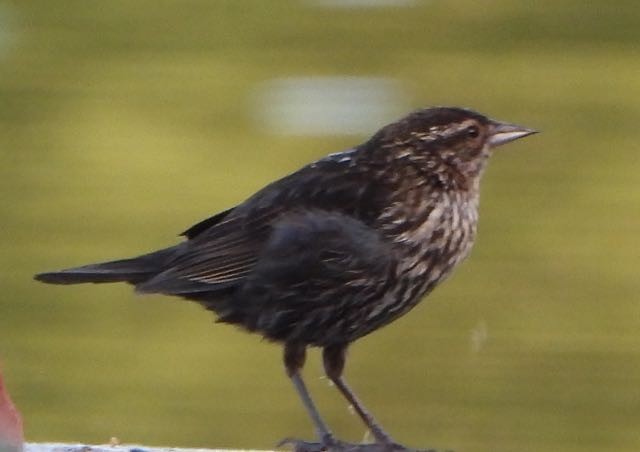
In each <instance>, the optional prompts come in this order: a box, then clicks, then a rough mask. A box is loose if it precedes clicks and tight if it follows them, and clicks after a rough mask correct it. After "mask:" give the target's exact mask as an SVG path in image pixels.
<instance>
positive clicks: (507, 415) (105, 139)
mask: <svg viewBox="0 0 640 452" xmlns="http://www.w3.org/2000/svg"><path fill="white" fill-rule="evenodd" d="M375 3H376V2H375V1H374V0H369V1H364V0H359V1H355V0H351V1H350V2H349V4H350V6H351V7H345V5H346V2H342V3H341V2H340V1H338V0H336V1H329V0H324V1H323V0H317V1H313V0H297V1H294V0H291V1H270V2H268V1H259V0H254V1H233V0H227V1H206V0H201V1H195V0H194V1H157V0H155V1H150V0H144V1H142V0H138V1H135V2H133V1H132V2H130V1H116V0H113V1H91V2H89V1H80V0H76V1H59V2H51V1H44V0H41V1H34V0H20V1H17V0H16V1H9V2H7V1H4V2H2V3H0V61H1V65H0V98H1V99H2V102H0V156H1V159H2V160H1V164H0V187H1V190H0V196H1V202H0V215H1V219H2V227H1V229H0V231H1V232H0V245H1V247H2V253H1V255H0V265H1V267H0V281H1V287H2V295H1V296H2V299H1V301H0V303H1V304H0V307H1V308H0V309H1V311H0V359H1V361H2V367H3V371H4V374H5V378H6V380H7V385H8V387H9V389H10V390H11V392H12V395H13V398H14V400H15V402H16V403H17V405H18V406H19V407H20V409H21V411H22V413H23V416H24V418H25V424H26V435H27V438H28V440H30V441H72V442H89V443H95V442H104V441H107V440H108V439H109V437H111V436H117V437H118V438H120V439H121V440H123V441H126V442H139V443H144V444H150V445H173V446H205V447H234V448H271V447H273V445H274V444H275V443H276V442H277V441H278V440H279V439H281V438H283V437H285V436H298V437H311V436H312V434H313V431H312V428H311V425H310V422H309V421H308V420H307V418H306V417H305V415H304V412H303V410H302V407H301V405H300V403H299V401H298V400H297V398H296V396H295V393H294V391H293V390H292V388H291V387H290V383H289V381H287V379H286V378H285V376H284V372H283V370H282V366H281V351H280V349H279V347H277V346H274V345H272V344H268V343H266V342H263V341H261V340H260V339H259V338H258V337H257V336H251V335H247V334H241V333H240V332H238V331H237V330H235V329H234V328H232V327H228V326H224V325H216V324H214V323H213V317H212V316H211V315H210V314H208V313H206V312H205V311H204V310H202V309H201V308H200V307H199V306H197V305H194V304H190V303H188V302H184V301H181V300H179V299H173V298H166V297H160V296H157V297H156V296H149V297H137V296H135V295H134V294H133V293H132V291H131V290H130V288H129V287H126V286H124V285H104V286H75V287H54V286H46V285H43V284H38V283H36V282H34V281H32V279H31V278H32V275H33V274H34V273H36V272H39V271H44V270H51V269H57V268H62V267H66V266H72V265H77V264H83V263H87V262H92V261H99V260H107V259H111V258H118V257H123V256H129V255H135V254H138V253H142V252H145V251H148V250H151V249H154V248H159V247H164V246H166V245H168V244H171V243H175V242H176V241H177V240H178V239H177V238H176V237H175V234H177V233H179V232H180V231H182V230H184V229H185V228H186V227H188V226H189V225H190V224H192V223H194V222H196V221H198V220H200V219H202V218H205V217H206V216H208V215H210V214H213V213H215V212H216V211H218V210H220V209H224V208H226V207H229V206H231V205H233V204H234V203H237V202H240V201H242V200H243V199H244V198H245V197H247V196H248V195H250V194H251V193H252V192H253V191H254V190H257V189H258V188H260V187H261V186H263V185H264V184H266V183H268V182H269V181H271V180H273V179H275V178H278V177H280V176H282V175H284V174H286V173H288V172H290V171H293V170H295V169H296V168H298V167H299V166H301V165H303V164H305V163H307V162H309V161H311V160H313V159H316V158H319V157H321V156H323V155H324V154H326V153H329V152H333V151H336V150H340V149H344V148H346V147H348V146H351V145H354V144H357V143H358V142H360V141H362V140H364V139H365V138H366V137H365V136H364V135H353V134H352V135H345V134H340V135H334V136H331V135H313V134H282V133H277V132H274V131H273V130H271V129H269V128H268V127H265V126H264V124H263V123H262V122H261V121H259V120H258V119H256V118H259V117H260V111H259V110H260V109H261V108H263V107H261V106H260V105H261V104H260V102H259V101H257V100H256V99H258V98H259V97H260V96H259V95H257V94H256V92H259V90H260V89H263V88H260V87H264V86H265V84H267V85H268V83H269V82H270V81H272V80H276V79H282V78H286V77H310V76H332V77H341V76H366V77H380V78H384V79H388V80H393V82H394V83H395V84H396V86H400V87H402V90H403V92H404V93H405V94H406V99H408V101H407V103H406V104H402V103H400V104H402V105H404V106H405V107H406V108H407V109H412V108H417V107H420V106H427V105H441V104H444V105H462V106H469V107H472V108H474V109H477V110H479V111H481V112H483V113H487V114H489V115H491V116H493V117H496V118H498V119H503V120H509V121H513V122H518V123H522V124H525V125H528V126H531V127H536V128H539V129H541V130H543V132H544V133H542V134H540V135H537V136H535V137H532V138H528V139H526V140H523V141H522V142H518V143H516V144H512V145H509V146H508V147H505V148H504V150H502V149H501V150H500V152H498V153H497V155H496V156H495V157H494V159H493V161H492V162H491V165H490V168H489V170H488V172H487V174H486V176H485V180H484V184H483V200H482V207H481V224H480V233H479V240H478V243H477V245H476V248H475V250H474V253H473V254H472V256H471V258H470V259H469V260H468V261H467V262H466V263H465V264H464V265H463V266H462V267H461V268H460V269H459V270H458V272H457V273H456V275H454V277H453V278H451V279H450V280H449V281H447V283H446V284H444V285H443V286H442V287H441V288H439V289H437V290H436V291H435V292H434V293H433V294H432V295H431V296H430V297H429V301H428V303H423V304H422V305H421V306H419V307H418V308H416V309H415V310H414V311H413V312H412V313H411V314H410V315H408V316H406V317H404V318H403V319H401V320H399V321H397V322H396V323H394V324H393V325H391V326H389V327H387V328H385V329H383V330H381V331H379V332H377V333H376V334H373V335H371V336H369V337H367V338H365V339H363V340H361V341H359V342H358V343H357V344H356V345H355V346H353V348H352V350H351V356H350V360H349V362H348V367H347V376H348V378H349V379H350V382H351V384H352V386H353V387H354V388H355V389H356V390H357V391H358V392H359V394H360V396H361V397H362V398H363V400H364V401H365V402H366V404H367V405H368V406H369V407H370V408H371V410H372V411H373V412H374V413H375V414H376V415H377V417H378V418H379V420H380V421H381V423H382V424H383V425H384V426H385V427H386V428H387V429H388V430H389V431H390V432H391V433H392V434H393V435H394V436H395V437H396V439H398V440H399V441H401V442H404V443H406V444H408V445H412V446H416V447H426V446H432V447H440V448H450V449H454V450H457V451H468V452H483V451H486V452H488V451H492V452H493V451H518V452H525V451H532V452H533V451H536V452H538V451H540V450H548V451H564V452H571V451H580V452H589V451H594V452H595V451H598V452H602V451H613V450H615V451H616V452H620V451H634V452H637V451H638V450H640V384H639V383H640V303H638V301H640V300H639V289H640V278H639V276H638V264H639V263H640V262H639V258H640V252H639V249H640V248H639V246H638V237H639V236H640V207H639V206H640V186H639V179H638V177H639V176H638V175H639V174H640V149H639V146H638V142H639V141H640V127H639V125H638V124H639V123H640V4H639V3H638V2H637V0H627V1H622V0H618V1H615V2H584V1H578V0H571V1H569V0H565V1H562V0H560V1H558V0H547V1H537V2H512V1H507V0H504V1H501V0H485V1H477V0H457V1H419V0H415V1H410V0H404V1H400V0H396V1H395V2H394V1H392V0H387V1H386V2H384V1H380V0H379V1H378V2H377V5H374V4H375ZM400 104H399V105H400ZM394 119H396V118H395V117H393V116H391V115H389V117H386V116H385V119H384V120H385V121H392V120H394ZM276 120H277V118H276ZM378 125H382V123H380V124H378ZM376 127H377V126H376ZM374 130H375V127H373V128H372V130H371V132H374ZM306 376H307V379H308V383H309V386H310V389H311V391H312V392H313V394H314V396H315V397H316V399H317V402H318V404H319V405H320V408H321V409H322V411H323V413H324V414H325V416H326V420H327V421H328V422H329V423H330V425H331V426H332V427H333V429H334V430H335V431H336V432H337V433H338V434H339V435H340V436H342V437H344V438H346V439H350V440H359V439H361V438H362V437H363V435H364V428H363V427H362V426H361V424H360V423H359V422H358V420H357V419H356V418H355V416H353V415H352V414H351V413H350V412H349V410H348V409H347V407H346V405H345V402H343V401H342V399H341V398H340V397H339V396H338V395H337V394H336V391H335V390H334V389H333V388H330V387H329V386H328V384H327V382H326V380H324V379H322V371H321V368H320V365H319V359H318V354H317V352H313V353H312V354H311V355H310V359H309V360H308V365H307V368H306Z"/></svg>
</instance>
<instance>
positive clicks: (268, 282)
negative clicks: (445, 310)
mask: <svg viewBox="0 0 640 452" xmlns="http://www.w3.org/2000/svg"><path fill="white" fill-rule="evenodd" d="M532 133H535V131H534V130H532V129H529V128H526V127H522V126H518V125H514V124H508V123H504V122H498V121H495V120H492V119H489V118H487V117H485V116H483V115H481V114H479V113H476V112H474V111H471V110H466V109H462V108H445V107H438V108H427V109H422V110H418V111H415V112H413V113H411V114H409V115H408V116H406V117H404V118H402V119H400V120H399V121H397V122H394V123H392V124H389V125H387V126H386V127H383V128H382V129H381V130H379V131H378V132H377V133H376V134H375V135H373V137H371V138H370V139H369V140H368V141H366V142H365V143H363V144H361V145H359V146H356V147H354V148H353V149H349V150H347V151H344V152H340V153H336V154H331V155H329V156H327V157H325V158H323V159H321V160H318V161H316V162H314V163H311V164H310V165H307V166H305V167H303V168H301V169H300V170H298V171H296V172H295V173H293V174H290V175H289V176H286V177H284V178H283V179H280V180H278V181H276V182H273V183H272V184H270V185H267V186H266V187H265V188H263V189H262V190H260V191H258V192H257V193H256V194H254V195H253V196H251V197H250V198H249V199H247V200H246V201H245V202H243V203H241V204H239V205H238V206H236V207H233V208H231V209H228V210H226V211H224V212H221V213H218V214H217V215H214V216H212V217H210V218H208V219H206V220H204V221H202V222H200V223H198V224H196V225H194V226H192V227H191V228H189V229H187V230H186V231H185V232H184V233H183V235H184V236H185V237H186V240H184V241H183V242H181V243H179V244H177V245H174V246H171V247H169V248H165V249H162V250H159V251H155V252H152V253H149V254H145V255H142V256H139V257H134V258H131V259H123V260H117V261H113V262H106V263H100V264H92V265H85V266H82V267H76V268H70V269H67V270H61V271H56V272H50V273H41V274H39V275H36V279H38V280H39V281H43V282H47V283H53V284H77V283H89V282H91V283H105V282H120V281H124V282H127V283H130V284H133V285H134V286H135V288H136V291H137V292H140V293H162V294H167V295H177V296H180V297H183V298H186V299H189V300H194V301H196V302H198V303H200V304H202V305H203V306H205V307H206V308H207V309H209V310H211V311H214V312H215V313H216V314H217V315H218V321H219V322H223V323H231V324H236V325H240V326H241V327H243V328H245V329H246V330H249V331H254V332H257V333H259V334H261V335H262V336H264V337H266V338H268V339H270V340H272V341H275V342H280V343H282V344H284V365H285V368H286V372H287V375H288V376H289V377H290V378H291V380H292V382H293V385H294V386H295V389H296V390H297V392H298V394H299V396H300V398H301V399H302V402H303V404H304V406H305V408H306V410H307V412H308V414H309V416H310V417H311V419H312V421H313V423H314V426H315V428H316V430H317V434H318V440H317V442H305V441H300V440H288V441H287V442H288V443H290V444H291V445H293V446H294V447H295V449H296V450H300V451H317V450H358V451H367V452H373V451H390V450H404V449H405V448H404V447H403V446H400V445H399V444H397V443H396V442H394V441H393V440H392V438H391V437H390V436H389V435H388V434H387V433H385V432H384V430H383V429H382V428H381V427H380V425H379V424H378V423H377V422H376V421H375V420H374V418H373V416H372V415H371V414H370V413H369V412H368V411H367V410H366V409H365V407H364V406H363V405H362V403H361V402H360V401H359V400H358V399H357V398H356V396H355V394H354V393H353V391H352V390H351V389H350V388H349V386H348V385H347V383H346V382H345V379H344V377H343V376H342V373H343V369H344V365H345V356H346V351H347V347H348V346H349V344H350V343H352V342H353V341H355V340H356V339H358V338H360V337H362V336H365V335H367V334H369V333H371V332H372V331H375V330H377V329H378V328H380V327H382V326H384V325H386V324H388V323H390V322H392V321H393V320H395V319H397V318H398V317H400V316H402V315H403V314H405V313H407V312H408V311H409V310H411V308H413V307H414V306H415V305H416V304H417V303H418V302H419V301H420V300H421V299H422V298H423V297H424V295H425V294H427V293H428V292H429V291H431V289H433V288H434V287H435V286H436V285H437V284H438V283H439V282H440V281H442V280H443V279H445V278H446V277H447V276H449V274H450V273H451V272H452V270H453V269H454V268H455V267H456V266H457V265H458V264H459V263H460V262H461V261H462V260H463V259H464V258H465V257H467V255H468V254H469V252H470V251H471V247H472V245H473V242H474V239H475V236H476V226H477V222H478V200H479V194H480V192H479V185H480V178H481V176H482V173H483V171H484V169H485V166H486V164H487V161H488V159H489V157H490V156H491V153H492V151H493V149H494V148H495V147H497V146H500V145H502V144H505V143H508V142H510V141H513V140H516V139H518V138H522V137H525V136H527V135H531V134H532ZM309 346H317V347H322V353H323V362H324V369H325V371H326V374H327V376H328V377H329V379H330V380H331V381H332V382H333V383H334V384H335V386H336V387H337V388H338V390H339V391H340V392H341V393H342V394H343V396H344V397H345V398H346V399H347V401H348V402H349V403H350V404H351V405H352V406H353V407H354V409H355V411H356V412H357V413H358V415H359V416H360V418H362V420H363V422H364V423H365V424H366V425H367V427H368V428H369V430H370V431H371V433H372V435H373V437H374V438H375V442H374V443H372V444H362V445H353V444H348V443H346V442H343V441H340V440H338V439H336V438H335V437H334V436H333V435H332V433H331V431H330V430H329V428H328V427H327V425H326V424H325V423H324V421H323V420H322V418H321V417H320V415H319V413H318V411H317V409H316V407H315V405H314V403H313V401H312V399H311V397H310V395H309V393H308V391H307V389H306V387H305V384H304V382H303V380H302V377H301V375H300V372H301V369H302V367H303V365H304V361H305V355H306V349H307V347H309Z"/></svg>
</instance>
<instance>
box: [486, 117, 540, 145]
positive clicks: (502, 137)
mask: <svg viewBox="0 0 640 452" xmlns="http://www.w3.org/2000/svg"><path fill="white" fill-rule="evenodd" d="M534 133H538V131H537V130H535V129H529V128H528V127H523V126H519V125H517V124H509V123H506V122H494V123H493V125H492V128H491V136H490V137H489V146H490V147H492V148H495V147H496V146H500V145H503V144H505V143H508V142H510V141H513V140H517V139H518V138H524V137H526V136H529V135H532V134H534Z"/></svg>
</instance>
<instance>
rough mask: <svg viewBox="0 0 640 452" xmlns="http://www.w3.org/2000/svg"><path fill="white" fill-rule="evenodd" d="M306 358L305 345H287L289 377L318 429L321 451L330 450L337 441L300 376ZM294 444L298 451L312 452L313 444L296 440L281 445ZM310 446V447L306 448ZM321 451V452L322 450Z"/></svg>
mask: <svg viewBox="0 0 640 452" xmlns="http://www.w3.org/2000/svg"><path fill="white" fill-rule="evenodd" d="M305 358H306V347H305V346H304V345H298V344H286V345H285V347H284V365H285V369H286V371H287V375H288V376H289V378H290V379H291V381H292V382H293V386H294V387H295V388H296V392H297V393H298V395H299V396H300V399H301V400H302V404H303V405H304V407H305V409H306V410H307V413H308V414H309V416H310V417H311V420H312V421H313V425H314V427H315V429H316V432H317V435H318V438H319V439H320V444H318V445H317V446H319V448H320V449H322V448H324V449H325V450H326V449H328V448H330V446H332V445H334V444H335V440H334V438H333V435H332V434H331V432H330V431H329V428H328V427H327V424H325V422H324V421H323V420H322V418H321V417H320V413H319V412H318V409H317V408H316V406H315V404H314V403H313V400H312V399H311V396H310V395H309V391H308V390H307V387H306V385H305V384H304V381H303V380H302V376H301V375H300V370H301V369H302V367H303V366H304V361H305ZM286 443H292V444H294V445H295V446H296V447H295V448H296V450H312V449H313V447H312V446H313V443H304V442H301V441H294V440H284V441H282V442H281V444H286ZM305 446H308V447H305ZM320 449H319V450H320Z"/></svg>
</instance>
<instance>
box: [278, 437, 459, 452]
mask: <svg viewBox="0 0 640 452" xmlns="http://www.w3.org/2000/svg"><path fill="white" fill-rule="evenodd" d="M284 446H289V447H291V448H292V450H293V452H441V451H438V450H436V449H411V448H408V447H405V446H403V445H401V444H397V443H369V444H353V443H347V442H345V441H340V440H337V439H335V438H324V439H323V441H320V442H313V441H303V440H300V439H295V438H285V439H283V440H282V441H280V442H279V443H278V444H277V446H276V447H284ZM445 452H452V451H445Z"/></svg>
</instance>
